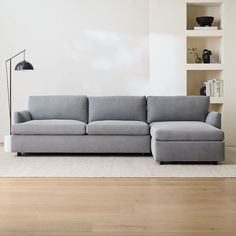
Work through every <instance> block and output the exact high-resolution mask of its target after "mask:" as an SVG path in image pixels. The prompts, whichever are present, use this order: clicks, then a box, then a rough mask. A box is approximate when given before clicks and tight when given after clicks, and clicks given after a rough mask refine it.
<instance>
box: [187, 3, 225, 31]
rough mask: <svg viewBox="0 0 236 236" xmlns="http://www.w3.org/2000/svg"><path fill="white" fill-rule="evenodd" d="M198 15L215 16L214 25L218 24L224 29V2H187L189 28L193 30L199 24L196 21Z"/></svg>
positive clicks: (219, 27)
mask: <svg viewBox="0 0 236 236" xmlns="http://www.w3.org/2000/svg"><path fill="white" fill-rule="evenodd" d="M197 16H214V22H213V24H212V26H217V27H218V29H222V28H223V27H222V25H223V23H222V17H221V16H222V3H221V2H218V1H215V2H211V1H202V2H194V1H188V2H187V17H186V20H187V24H186V26H187V30H193V29H194V26H198V24H197V22H196V17H197Z"/></svg>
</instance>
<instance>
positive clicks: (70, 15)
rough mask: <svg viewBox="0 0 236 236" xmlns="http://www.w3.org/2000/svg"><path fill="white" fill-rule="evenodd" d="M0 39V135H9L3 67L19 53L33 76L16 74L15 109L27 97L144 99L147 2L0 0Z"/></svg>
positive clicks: (23, 103)
mask: <svg viewBox="0 0 236 236" xmlns="http://www.w3.org/2000/svg"><path fill="white" fill-rule="evenodd" d="M0 35H1V36H0V62H1V63H0V108H1V109H0V111H1V113H0V134H1V135H3V134H6V133H7V132H8V122H7V119H8V116H7V100H6V98H7V96H6V92H5V90H6V84H5V68H4V61H5V59H7V58H9V57H11V56H12V55H14V54H15V53H17V52H18V51H20V50H22V49H24V48H26V49H27V58H26V59H28V60H29V61H30V62H32V64H33V65H34V67H35V70H34V71H26V72H25V71H24V72H14V73H13V76H14V90H13V96H14V110H19V109H23V108H25V107H26V106H27V98H28V96H29V95H40V94H86V95H127V94H129V95H143V94H146V93H147V86H148V60H149V58H148V44H149V42H148V1H146V0H112V1H111V0H33V1H32V0H21V1H18V0H0ZM21 59H22V56H21V57H18V58H16V59H15V60H14V64H15V63H17V62H19V61H20V60H21Z"/></svg>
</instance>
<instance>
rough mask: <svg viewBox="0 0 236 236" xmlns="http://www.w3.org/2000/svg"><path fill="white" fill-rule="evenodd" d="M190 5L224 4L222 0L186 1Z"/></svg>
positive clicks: (211, 5)
mask: <svg viewBox="0 0 236 236" xmlns="http://www.w3.org/2000/svg"><path fill="white" fill-rule="evenodd" d="M186 2H187V4H188V5H190V6H202V7H214V6H220V5H221V4H222V0H201V1H199V2H198V1H196V0H187V1H186Z"/></svg>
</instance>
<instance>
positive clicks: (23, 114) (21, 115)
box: [14, 110, 32, 123]
mask: <svg viewBox="0 0 236 236" xmlns="http://www.w3.org/2000/svg"><path fill="white" fill-rule="evenodd" d="M31 119H32V118H31V115H30V112H29V111H27V110H25V111H17V112H14V123H22V122H26V121H29V120H31Z"/></svg>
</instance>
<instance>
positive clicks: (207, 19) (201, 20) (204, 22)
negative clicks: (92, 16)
mask: <svg viewBox="0 0 236 236" xmlns="http://www.w3.org/2000/svg"><path fill="white" fill-rule="evenodd" d="M196 21H197V23H198V24H199V25H200V26H211V24H212V22H213V21H214V17H213V16H199V17H196Z"/></svg>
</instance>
